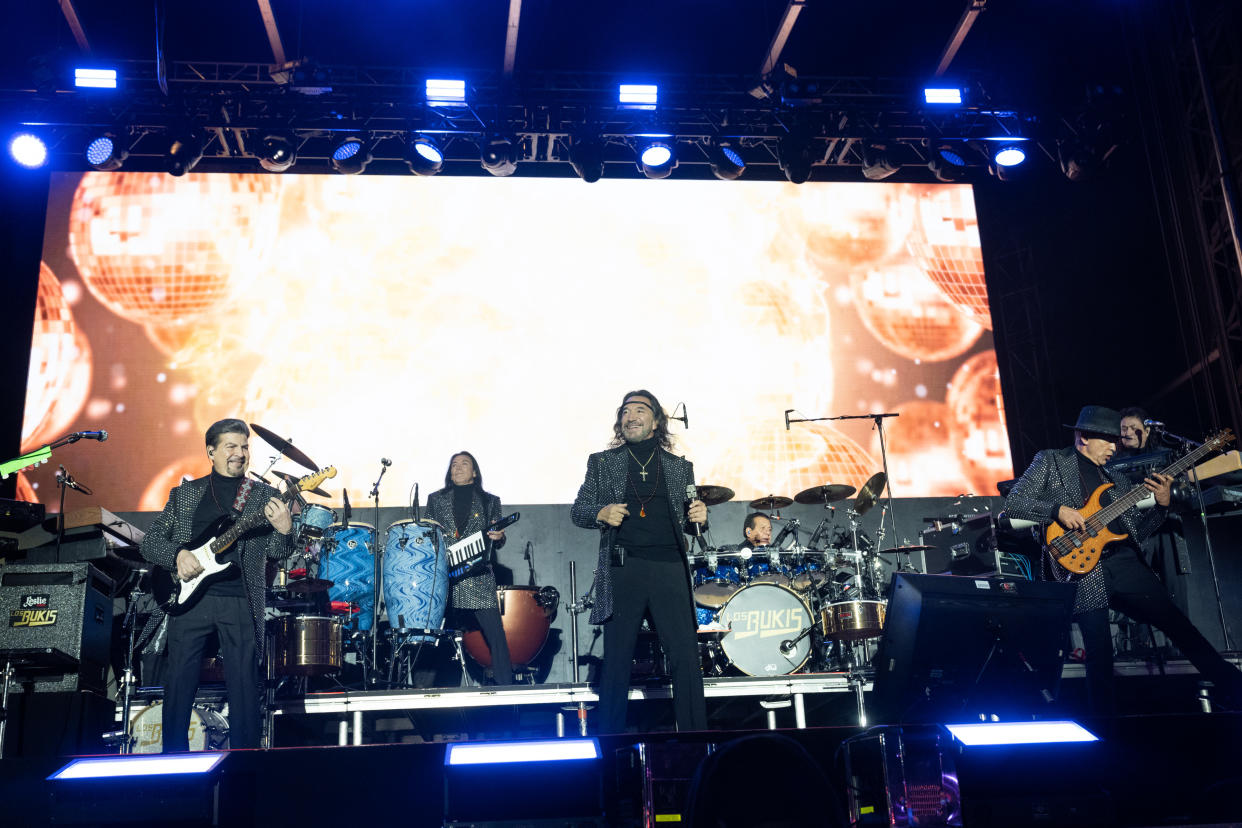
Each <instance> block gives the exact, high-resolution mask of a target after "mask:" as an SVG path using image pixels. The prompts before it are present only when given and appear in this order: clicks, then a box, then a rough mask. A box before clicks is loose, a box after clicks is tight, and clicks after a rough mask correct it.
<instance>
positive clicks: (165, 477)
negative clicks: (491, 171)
mask: <svg viewBox="0 0 1242 828" xmlns="http://www.w3.org/2000/svg"><path fill="white" fill-rule="evenodd" d="M35 321H36V324H35V332H34V337H33V341H32V343H31V355H30V357H31V367H30V376H29V382H28V386H27V389H26V400H25V417H24V426H23V433H22V443H23V448H24V450H28V449H30V448H35V447H38V446H40V445H43V444H44V443H47V442H49V441H51V440H53V439H55V438H56V437H58V436H60V435H61V434H64V433H65V432H68V431H77V430H96V429H105V430H107V431H108V432H109V434H110V435H111V436H110V439H109V440H108V441H107V442H105V443H87V442H85V441H84V442H79V443H77V444H74V445H72V446H69V447H65V448H63V449H58V450H57V451H56V452H55V455H54V457H53V462H52V463H51V464H49V465H47V466H42V467H40V468H38V469H34V470H31V471H27V472H25V473H23V474H22V476H21V479H20V480H19V490H20V496H23V497H26V498H29V499H37V500H40V501H42V502H45V503H48V504H49V505H50V506H53V507H54V506H55V503H54V500H55V485H54V480H53V477H52V469H53V468H54V467H55V466H56V465H57V463H58V462H63V463H65V464H66V465H67V466H69V468H70V470H71V472H72V473H73V474H74V476H75V477H76V478H78V479H79V480H81V481H83V482H86V483H88V484H89V485H90V486H91V488H93V489H94V492H95V494H94V495H93V496H92V497H91V498H89V499H88V500H90V501H91V502H96V503H98V504H99V505H102V506H105V507H107V508H109V509H111V510H113V511H122V510H136V509H140V510H151V509H159V508H161V507H162V506H163V503H164V501H165V498H166V496H167V492H168V490H169V488H170V487H171V486H173V485H175V484H176V482H177V481H178V480H179V479H181V478H182V477H185V476H189V477H198V476H201V475H203V474H205V473H206V472H207V471H208V469H209V465H208V462H207V459H206V454H205V452H204V447H203V436H202V435H203V432H204V430H205V429H206V427H207V426H208V425H209V424H210V423H212V422H213V421H215V420H217V419H219V418H222V417H240V418H242V419H244V420H245V421H246V422H249V423H257V424H259V425H261V426H263V427H265V428H267V429H269V430H271V431H272V432H274V433H276V434H277V435H279V436H281V437H284V438H289V439H291V440H292V442H293V443H294V445H296V446H297V447H298V448H299V449H300V450H302V451H303V452H305V453H306V454H307V455H309V456H310V457H311V458H312V459H313V460H314V461H315V462H316V463H318V464H320V465H329V464H332V465H335V466H336V467H337V468H338V469H339V471H340V473H339V475H338V476H337V477H336V478H335V479H334V480H332V481H330V482H329V483H328V484H327V485H326V488H328V489H329V492H330V494H331V495H332V499H331V500H332V502H336V503H339V502H340V500H341V498H340V490H341V489H342V488H347V489H348V492H349V495H350V499H351V500H352V501H353V502H354V503H362V502H364V501H365V500H366V497H367V493H368V491H369V490H370V488H371V484H372V482H373V481H374V479H375V478H376V477H377V476H378V473H379V468H380V458H390V459H391V460H392V461H393V462H392V466H391V468H390V469H389V470H388V472H387V474H386V476H385V478H384V483H383V486H382V487H381V499H382V503H383V505H386V506H399V505H402V504H406V503H408V502H409V498H410V490H411V489H412V488H413V486H414V484H415V483H416V482H417V483H419V484H421V491H422V492H423V496H424V499H425V495H426V493H427V492H428V491H430V490H432V489H435V488H439V487H440V486H441V485H443V479H444V474H445V470H446V468H447V465H448V460H449V457H450V455H451V454H453V453H454V452H455V451H458V450H462V449H465V450H469V451H471V452H472V453H473V454H474V455H475V456H476V457H477V458H478V459H479V464H480V467H481V470H482V471H483V472H484V480H485V485H486V487H487V488H488V489H489V490H491V491H495V492H497V493H500V494H501V496H502V497H503V499H504V500H505V502H506V503H513V504H523V503H525V504H538V503H566V502H570V501H572V500H573V497H574V495H575V493H576V491H577V487H578V485H579V484H580V483H581V480H582V475H583V472H584V470H585V462H586V456H587V454H588V453H589V452H591V451H597V450H599V449H601V448H604V447H606V446H607V445H608V443H609V440H610V439H611V436H612V422H613V418H614V415H615V411H616V408H617V406H618V405H619V403H620V400H621V396H622V394H623V393H624V392H625V391H627V390H631V389H636V388H646V389H650V390H651V391H652V392H654V393H655V394H656V395H657V396H658V397H659V399H660V401H661V403H662V404H663V405H664V407H665V409H666V410H667V411H669V412H670V413H671V412H673V410H674V408H676V409H677V413H679V414H680V412H681V408H682V407H684V408H685V409H686V410H687V411H688V414H689V428H688V429H687V428H686V427H685V426H683V425H682V423H680V422H673V423H672V424H671V425H672V432H673V435H674V437H675V440H676V451H677V453H679V454H684V455H686V456H687V457H689V458H690V459H691V460H692V461H694V463H695V469H696V477H697V479H698V482H700V483H710V484H716V485H721V486H727V487H729V488H731V489H733V490H735V491H736V492H737V497H738V498H739V499H752V498H755V497H759V496H762V495H766V494H778V495H788V496H792V495H793V494H795V493H797V492H798V491H801V490H803V489H806V488H810V487H812V486H815V485H818V484H821V483H844V484H848V485H851V486H855V487H858V486H861V485H862V483H863V482H864V481H866V480H867V478H868V477H870V476H871V475H872V474H874V473H875V472H877V471H880V470H881V468H882V461H881V453H880V444H879V440H878V435H877V433H876V430H875V428H874V423H873V421H871V420H869V419H861V420H843V421H836V422H821V423H813V424H812V423H794V424H793V425H792V426H791V427H790V428H789V429H786V427H785V419H784V412H785V410H786V409H793V414H792V416H793V417H794V418H795V419H797V418H802V417H806V418H814V417H830V416H840V415H858V414H869V413H882V412H892V413H896V414H899V415H900V416H898V417H896V418H891V419H888V420H886V421H885V436H886V440H887V450H888V460H889V465H890V470H891V473H892V475H891V476H892V490H893V494H894V495H895V496H897V497H911V496H935V495H956V494H959V493H963V492H975V493H994V491H995V482H996V481H997V480H1002V479H1005V478H1008V477H1011V476H1012V471H1013V470H1012V462H1011V460H1010V455H1009V442H1008V438H1007V435H1006V433H1005V424H1004V417H1003V406H1002V401H1001V395H1000V385H999V381H998V375H997V363H996V356H995V352H994V350H993V346H992V335H991V326H992V322H991V316H990V313H989V307H988V299H987V291H986V287H985V281H984V273H983V260H982V256H981V253H980V242H979V233H978V225H977V219H976V214H975V206H974V200H973V197H972V192H971V190H970V188H969V186H965V185H907V184H893V183H883V184H874V183H859V184H843V183H808V184H805V185H802V186H794V185H789V184H776V183H770V182H746V181H737V182H718V181H677V180H665V181H645V180H616V181H614V180H608V179H605V180H603V181H601V182H599V183H597V184H592V185H587V184H584V183H583V182H581V181H578V180H565V179H539V178H522V177H520V176H517V177H513V178H508V179H492V178H490V177H480V178H470V177H449V176H440V177H435V178H417V179H416V178H409V177H404V178H403V177H395V176H355V177H345V176H311V175H285V176H279V175H223V174H216V175H206V174H202V175H200V174H190V175H187V176H184V177H182V178H174V177H171V176H168V175H164V174H148V173H86V174H78V173H73V174H70V173H58V174H55V175H54V176H53V179H52V187H51V195H50V198H49V205H48V213H47V226H46V233H45V237H44V261H43V264H42V267H41V270H40V274H39V293H38V307H37V309H36V320H35ZM251 447H252V455H253V457H252V462H251V468H252V470H254V471H257V472H262V471H264V470H266V469H267V468H268V467H269V466H270V465H271V460H272V458H273V456H274V455H275V452H274V451H273V450H272V449H271V447H270V446H268V445H267V444H266V443H265V442H264V441H263V440H262V439H259V438H257V437H255V438H252V440H251ZM275 468H276V469H280V470H286V471H290V472H293V473H297V474H301V473H304V470H302V469H300V468H299V467H297V466H296V465H294V464H292V463H290V462H289V461H288V460H286V459H279V460H277V462H276V464H275ZM73 497H74V498H75V500H76V502H77V503H79V504H80V503H81V502H82V496H81V495H77V494H75V495H73Z"/></svg>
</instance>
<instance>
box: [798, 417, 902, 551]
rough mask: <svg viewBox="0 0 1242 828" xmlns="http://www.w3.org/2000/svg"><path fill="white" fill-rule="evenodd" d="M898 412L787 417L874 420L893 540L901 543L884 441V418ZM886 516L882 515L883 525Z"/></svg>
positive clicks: (814, 420)
mask: <svg viewBox="0 0 1242 828" xmlns="http://www.w3.org/2000/svg"><path fill="white" fill-rule="evenodd" d="M900 416H901V415H900V414H898V413H896V412H888V413H885V414H842V415H841V416H839V417H790V416H789V415H788V414H786V416H785V419H786V421H787V422H788V423H820V422H826V421H831V420H874V421H875V427H876V430H877V431H878V432H879V433H880V460H881V461H882V463H883V466H884V481H885V483H886V484H887V486H888V517H889V520H890V522H891V523H892V525H893V541H894V543H898V545H900V543H899V537H900V536H899V535H898V533H897V512H896V510H895V509H894V508H893V477H892V475H890V474H889V473H888V449H887V448H886V446H885V443H884V420H885V419H887V418H888V417H900ZM883 521H884V516H883V515H881V516H880V522H881V525H883Z"/></svg>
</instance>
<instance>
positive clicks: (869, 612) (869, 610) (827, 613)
mask: <svg viewBox="0 0 1242 828" xmlns="http://www.w3.org/2000/svg"><path fill="white" fill-rule="evenodd" d="M886 607H887V605H886V604H885V602H883V601H840V602H838V603H835V604H829V605H828V606H826V607H824V608H823V609H822V610H820V613H819V615H820V624H821V627H822V629H823V632H824V638H835V639H838V640H840V641H859V640H861V639H864V638H873V637H875V636H877V635H879V634H880V633H882V632H884V611H885V609H886Z"/></svg>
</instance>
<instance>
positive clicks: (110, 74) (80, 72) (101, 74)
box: [73, 66, 116, 89]
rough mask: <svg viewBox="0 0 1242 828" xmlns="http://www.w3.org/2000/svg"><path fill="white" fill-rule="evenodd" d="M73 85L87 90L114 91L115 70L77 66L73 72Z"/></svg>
mask: <svg viewBox="0 0 1242 828" xmlns="http://www.w3.org/2000/svg"><path fill="white" fill-rule="evenodd" d="M73 85H74V86H76V87H78V88H88V89H116V70H115V69H87V68H84V67H81V66H79V67H78V68H76V69H74V70H73Z"/></svg>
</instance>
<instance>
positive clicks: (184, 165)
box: [164, 130, 203, 176]
mask: <svg viewBox="0 0 1242 828" xmlns="http://www.w3.org/2000/svg"><path fill="white" fill-rule="evenodd" d="M202 158H203V138H202V136H201V135H199V134H198V133H197V132H195V131H193V130H189V131H185V132H176V133H173V135H172V138H170V139H169V141H168V150H167V152H165V153H164V168H165V169H166V170H168V174H169V175H177V176H181V175H185V174H186V173H188V172H189V171H190V170H192V169H194V167H195V165H196V164H198V162H199V161H201V160H202Z"/></svg>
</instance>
